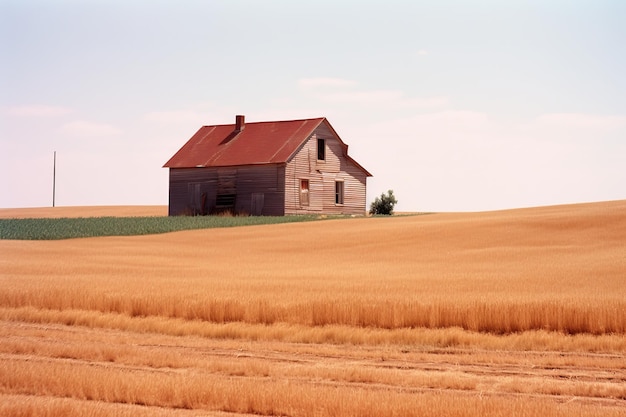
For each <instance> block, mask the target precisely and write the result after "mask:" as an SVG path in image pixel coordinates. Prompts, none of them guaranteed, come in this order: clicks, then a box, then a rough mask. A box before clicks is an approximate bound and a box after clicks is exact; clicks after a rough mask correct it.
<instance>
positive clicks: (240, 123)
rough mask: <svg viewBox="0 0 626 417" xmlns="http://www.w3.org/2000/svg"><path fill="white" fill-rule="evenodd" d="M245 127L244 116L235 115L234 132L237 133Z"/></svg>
mask: <svg viewBox="0 0 626 417" xmlns="http://www.w3.org/2000/svg"><path fill="white" fill-rule="evenodd" d="M245 127H246V116H243V115H240V114H239V115H237V116H235V132H237V133H239V132H241V131H242V130H243V129H245Z"/></svg>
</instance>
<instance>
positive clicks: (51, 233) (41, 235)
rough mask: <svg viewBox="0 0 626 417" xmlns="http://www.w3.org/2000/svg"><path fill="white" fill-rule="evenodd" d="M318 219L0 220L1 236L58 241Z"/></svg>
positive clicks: (155, 218) (201, 217)
mask: <svg viewBox="0 0 626 417" xmlns="http://www.w3.org/2000/svg"><path fill="white" fill-rule="evenodd" d="M317 219H320V217H318V216H283V217H265V216H249V217H240V216H238V217H233V216H196V217H188V216H178V217H154V216H153V217H84V218H41V219H0V239H13V240H58V239H73V238H81V237H97V236H132V235H149V234H158V233H168V232H176V231H181V230H193V229H211V228H218V227H237V226H252V225H262V224H278V223H292V222H302V221H312V220H317Z"/></svg>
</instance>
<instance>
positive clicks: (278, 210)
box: [164, 116, 371, 216]
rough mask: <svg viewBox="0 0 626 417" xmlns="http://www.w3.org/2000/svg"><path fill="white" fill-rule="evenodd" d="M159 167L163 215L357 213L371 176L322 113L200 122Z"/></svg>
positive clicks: (363, 208)
mask: <svg viewBox="0 0 626 417" xmlns="http://www.w3.org/2000/svg"><path fill="white" fill-rule="evenodd" d="M164 167H165V168H169V215H170V216H173V215H204V214H211V213H217V212H222V211H231V212H234V213H247V214H251V215H265V216H282V215H286V214H307V213H315V214H365V210H366V207H365V206H366V201H365V189H366V180H367V177H370V176H371V174H370V173H369V172H368V171H367V170H366V169H365V168H363V167H362V166H361V165H359V164H358V163H357V162H356V161H355V160H354V159H352V158H351V157H350V156H348V145H346V144H345V143H344V142H343V141H342V140H341V138H340V137H339V135H338V134H337V132H335V130H334V129H333V127H332V126H331V125H330V123H329V122H328V120H326V118H324V117H320V118H316V119H304V120H288V121H277V122H255V123H246V122H245V117H244V116H236V117H235V124H228V125H215V126H203V127H201V128H200V130H198V131H197V132H196V134H195V135H193V136H192V137H191V139H189V141H188V142H187V143H186V144H185V145H184V146H183V147H182V148H181V149H180V150H179V151H178V152H177V153H176V154H175V155H174V156H172V158H171V159H170V160H169V161H167V163H166V164H165V165H164Z"/></svg>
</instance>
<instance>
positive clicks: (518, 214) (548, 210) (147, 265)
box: [0, 201, 626, 417]
mask: <svg viewBox="0 0 626 417" xmlns="http://www.w3.org/2000/svg"><path fill="white" fill-rule="evenodd" d="M144 209H145V211H142V210H144ZM144 209H141V208H134V209H133V208H128V207H127V208H119V209H118V208H115V207H109V208H92V209H89V210H90V211H89V210H88V211H89V212H90V213H91V214H90V215H97V216H101V215H120V216H121V215H125V216H127V215H163V214H165V211H166V209H165V208H162V207H161V208H158V207H146V208H144ZM85 210H86V209H85V208H81V209H80V210H79V209H76V210H75V211H74V212H73V211H72V209H71V208H63V210H57V209H56V208H55V209H41V210H30V211H29V212H21V213H20V210H0V216H2V217H41V216H44V217H54V216H57V217H58V216H71V215H76V216H85V213H86V212H87V211H85ZM116 210H117V211H116ZM61 211H62V213H61ZM0 284H1V285H0V415H3V416H55V417H56V416H66V415H76V416H113V415H114V416H152V415H157V416H159V415H162V416H165V415H167V416H170V415H173V416H199V415H203V416H204V415H211V416H242V415H268V416H270V415H271V416H274V415H276V416H409V415H417V416H419V415H427V416H481V417H482V416H507V417H508V416H564V417H565V416H568V417H569V416H600V415H602V416H626V201H613V202H602V203H590V204H575V205H566V206H552V207H539V208H528V209H519V210H506V211H498V212H482V213H442V214H429V215H420V216H394V217H389V218H350V219H338V220H326V221H320V222H309V223H291V224H279V225H265V226H247V227H240V228H230V229H210V230H197V231H184V232H175V233H168V234H161V235H152V236H135V237H101V238H85V239H71V240H61V241H9V240H2V241H0Z"/></svg>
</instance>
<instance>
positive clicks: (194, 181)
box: [169, 164, 285, 216]
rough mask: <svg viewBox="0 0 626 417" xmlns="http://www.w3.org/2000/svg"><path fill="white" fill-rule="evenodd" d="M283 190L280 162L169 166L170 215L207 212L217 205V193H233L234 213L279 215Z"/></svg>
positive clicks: (282, 169) (283, 210)
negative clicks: (202, 166) (229, 165)
mask: <svg viewBox="0 0 626 417" xmlns="http://www.w3.org/2000/svg"><path fill="white" fill-rule="evenodd" d="M284 190H285V166H284V165H283V164H275V165H248V166H238V167H224V168H170V199H169V215H170V216H176V215H199V214H209V213H212V212H214V211H215V210H216V209H218V208H219V207H216V203H217V202H218V198H217V196H218V194H219V195H224V194H227V195H229V194H234V195H235V196H234V206H233V208H232V210H233V211H234V212H235V213H245V214H254V215H265V216H282V215H284V214H285V207H284V200H285V198H284V194H285V193H284ZM224 201H225V200H224V199H223V198H222V203H223V202H224ZM226 201H227V200H226Z"/></svg>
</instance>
